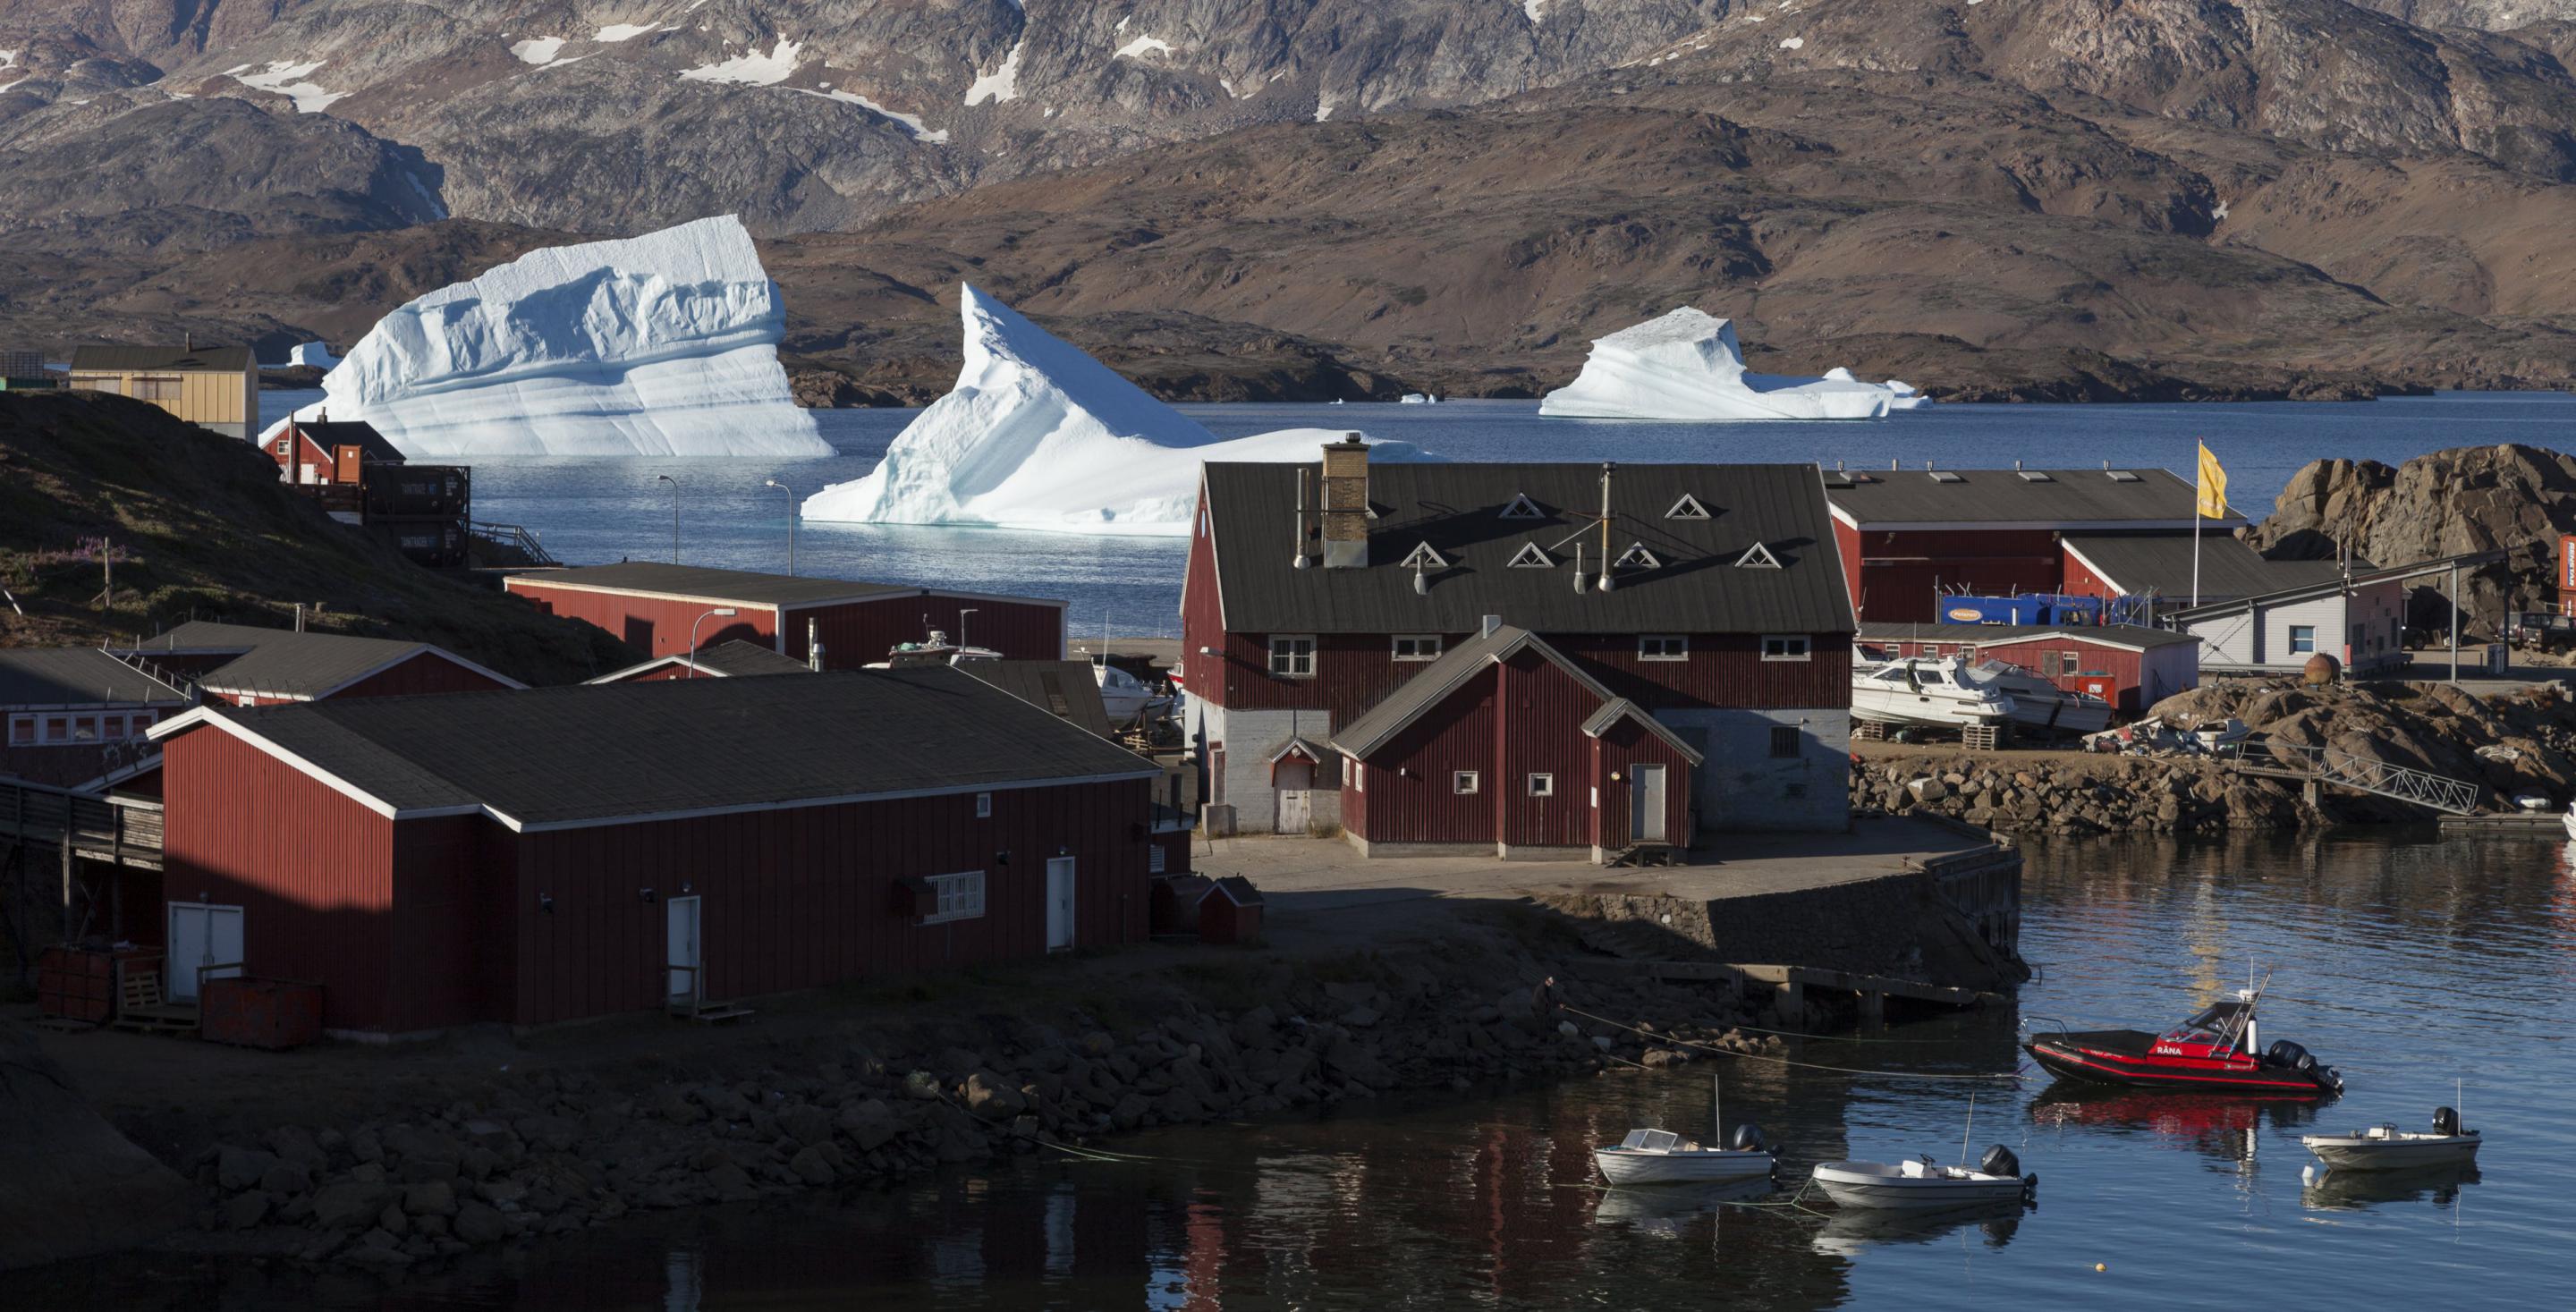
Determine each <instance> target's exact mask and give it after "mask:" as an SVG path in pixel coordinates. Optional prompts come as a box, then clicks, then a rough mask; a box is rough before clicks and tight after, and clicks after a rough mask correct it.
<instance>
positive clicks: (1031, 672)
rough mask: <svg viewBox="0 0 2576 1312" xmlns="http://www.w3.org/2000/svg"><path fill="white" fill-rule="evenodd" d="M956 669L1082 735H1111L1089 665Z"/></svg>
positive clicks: (967, 665) (993, 664) (974, 664)
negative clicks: (1068, 724)
mask: <svg viewBox="0 0 2576 1312" xmlns="http://www.w3.org/2000/svg"><path fill="white" fill-rule="evenodd" d="M956 668H958V669H960V670H963V671H965V672H966V673H968V674H971V675H974V676H975V677H976V678H978V679H981V680H983V681H984V682H986V683H989V684H991V685H993V686H994V687H996V688H999V689H1001V690H1002V691H1004V692H1006V693H1009V694H1010V695H1012V696H1014V697H1017V698H1019V699H1020V700H1021V701H1024V702H1027V703H1028V704H1029V705H1031V706H1034V707H1037V708H1038V709H1039V710H1042V711H1045V712H1046V713H1047V714H1049V715H1052V716H1054V717H1056V718H1057V719H1059V720H1063V721H1066V722H1067V723H1070V724H1074V725H1078V726H1080V727H1081V728H1082V729H1083V730H1085V731H1086V732H1090V733H1096V734H1098V735H1100V736H1101V737H1103V738H1107V737H1110V736H1111V735H1112V734H1113V733H1114V732H1115V729H1114V727H1113V726H1112V725H1111V724H1110V723H1109V707H1108V706H1107V705H1106V704H1105V703H1103V702H1102V701H1101V699H1100V676H1099V675H1096V674H1093V673H1092V672H1091V662H1089V661H1007V660H1005V661H962V662H959V663H958V665H957V667H956Z"/></svg>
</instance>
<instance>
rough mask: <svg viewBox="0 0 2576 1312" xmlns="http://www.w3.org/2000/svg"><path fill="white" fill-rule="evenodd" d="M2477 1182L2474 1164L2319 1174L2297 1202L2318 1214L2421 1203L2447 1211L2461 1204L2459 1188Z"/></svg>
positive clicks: (2309, 1183) (2300, 1194)
mask: <svg viewBox="0 0 2576 1312" xmlns="http://www.w3.org/2000/svg"><path fill="white" fill-rule="evenodd" d="M2477 1182H2478V1168H2477V1166H2476V1164H2475V1163H2468V1164H2462V1165H2452V1166H2418V1167H2413V1168H2410V1169H2407V1170H2402V1171H2321V1172H2318V1173H2317V1175H2316V1177H2315V1178H2314V1179H2312V1180H2310V1181H2309V1182H2308V1183H2307V1186H2306V1187H2305V1188H2303V1189H2301V1190H2300V1191H2299V1202H2300V1204H2301V1205H2302V1206H2305V1207H2307V1208H2309V1209H2310V1210H2312V1211H2319V1212H2360V1211H2367V1210H2369V1209H2370V1208H2373V1207H2379V1206H2384V1205H2394V1204H2402V1203H2423V1202H2429V1203H2431V1204H2432V1205H2433V1206H2434V1207H2436V1208H2447V1207H2452V1206H2455V1205H2457V1204H2458V1202H2459V1201H2460V1186H2462V1185H2468V1184H2476V1183H2477Z"/></svg>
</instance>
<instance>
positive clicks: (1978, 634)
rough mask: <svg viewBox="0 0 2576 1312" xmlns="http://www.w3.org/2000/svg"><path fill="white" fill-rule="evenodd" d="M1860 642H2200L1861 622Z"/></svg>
mask: <svg viewBox="0 0 2576 1312" xmlns="http://www.w3.org/2000/svg"><path fill="white" fill-rule="evenodd" d="M1859 636H1860V641H1862V642H1974V643H1998V642H2028V641H2031V640H2032V639H2035V638H2037V639H2046V640H2048V641H2052V642H2054V641H2059V640H2064V641H2066V642H2076V643H2089V644H2091V645H2093V646H2097V647H2119V648H2123V649H2126V650H2129V651H2153V650H2155V649H2156V648H2158V647H2181V646H2191V645H2196V644H2198V643H2199V641H2200V639H2199V638H2197V637H2195V636H2193V635H2191V634H2188V633H2180V632H2176V631H2175V630H2172V629H2150V628H2147V627H2146V626H2144V625H2140V624H2099V625H2090V626H2086V627H2083V628H2066V627H2060V626H2052V625H2046V624H1901V623H1895V622H1878V621H1868V620H1864V621H1862V623H1861V626H1860V635H1859Z"/></svg>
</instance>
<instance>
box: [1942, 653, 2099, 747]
mask: <svg viewBox="0 0 2576 1312" xmlns="http://www.w3.org/2000/svg"><path fill="white" fill-rule="evenodd" d="M1960 677H1962V678H1965V679H1967V680H1969V681H1970V682H1972V683H1976V684H1978V685H1980V686H1984V687H1991V688H1994V689H1996V690H1998V691H2000V692H2002V693H2003V695H2005V696H2006V697H2009V698H2011V699H2012V720H2013V723H2014V724H2015V725H2017V726H2020V727H2023V728H2029V729H2036V730H2039V731H2040V732H2043V733H2061V734H2074V733H2100V732H2101V731H2102V730H2104V729H2108V728H2110V727H2111V703H2109V702H2107V701H2104V700H2102V699H2101V698H2099V697H2096V696H2094V695H2093V694H2091V693H2086V692H2068V691H2067V690H2065V689H2064V688H2060V687H2058V686H2057V685H2056V684H2053V683H2050V682H2049V681H2048V680H2047V679H2045V678H2042V677H2041V676H2040V675H2038V674H2036V673H2034V672H2032V671H2030V670H2026V669H2023V668H2022V667H2020V666H2018V665H2010V664H2006V663H2005V662H2003V661H1998V660H1983V661H1979V662H1977V663H1976V664H1974V665H1970V666H1967V667H1965V668H1964V669H1963V670H1961V671H1960Z"/></svg>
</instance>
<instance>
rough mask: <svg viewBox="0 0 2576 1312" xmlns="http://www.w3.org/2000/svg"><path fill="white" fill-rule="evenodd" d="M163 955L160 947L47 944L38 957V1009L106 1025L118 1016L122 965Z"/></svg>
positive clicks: (64, 1016)
mask: <svg viewBox="0 0 2576 1312" xmlns="http://www.w3.org/2000/svg"><path fill="white" fill-rule="evenodd" d="M160 959H161V949H159V948H119V949H115V950H108V949H104V948H78V947H53V948H47V949H45V950H44V951H43V952H42V953H40V954H38V956H37V958H36V1009H37V1011H38V1012H39V1013H40V1014H43V1015H47V1016H60V1017H62V1018H64V1019H66V1020H77V1021H86V1022H88V1023H90V1024H92V1025H104V1024H106V1023H107V1022H109V1021H111V1020H114V1019H116V994H117V979H116V972H117V967H118V965H119V964H120V963H132V962H142V963H144V964H146V965H151V964H156V963H158V962H159V961H160Z"/></svg>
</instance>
